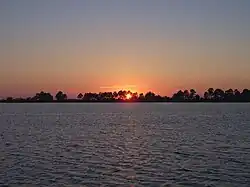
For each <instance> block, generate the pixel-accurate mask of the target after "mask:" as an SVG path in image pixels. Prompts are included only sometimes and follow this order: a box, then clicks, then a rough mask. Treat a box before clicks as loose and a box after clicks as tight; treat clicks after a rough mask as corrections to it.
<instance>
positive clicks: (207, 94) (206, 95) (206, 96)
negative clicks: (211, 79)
mask: <svg viewBox="0 0 250 187" xmlns="http://www.w3.org/2000/svg"><path fill="white" fill-rule="evenodd" d="M203 97H204V99H205V100H208V99H209V93H208V92H205V93H204V96H203Z"/></svg>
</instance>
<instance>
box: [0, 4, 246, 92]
mask: <svg viewBox="0 0 250 187" xmlns="http://www.w3.org/2000/svg"><path fill="white" fill-rule="evenodd" d="M208 87H214V88H217V87H220V88H225V89H227V88H230V87H232V88H239V89H242V88H244V87H246V88H250V1H249V0H124V1H120V0H40V1H38V0H1V1H0V96H1V97H5V96H9V95H11V96H30V95H34V94H35V93H36V92H39V91H41V90H44V91H47V92H51V93H55V92H56V91H58V90H62V91H64V92H66V93H69V95H70V96H72V97H73V96H75V95H76V94H77V93H79V92H100V91H101V92H103V91H115V90H119V89H131V90H132V91H138V92H146V91H149V90H151V91H154V92H156V93H159V94H161V95H171V94H172V93H173V92H175V91H176V90H179V89H185V88H187V89H190V88H195V89H197V90H198V91H204V89H206V88H208Z"/></svg>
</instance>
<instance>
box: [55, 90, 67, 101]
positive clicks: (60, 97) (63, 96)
mask: <svg viewBox="0 0 250 187" xmlns="http://www.w3.org/2000/svg"><path fill="white" fill-rule="evenodd" d="M56 99H57V101H65V100H67V95H66V94H64V93H63V92H62V91H59V92H58V93H57V94H56Z"/></svg>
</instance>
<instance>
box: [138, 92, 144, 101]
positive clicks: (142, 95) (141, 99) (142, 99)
mask: <svg viewBox="0 0 250 187" xmlns="http://www.w3.org/2000/svg"><path fill="white" fill-rule="evenodd" d="M138 99H139V101H144V99H145V98H144V94H143V93H140V94H139V98H138Z"/></svg>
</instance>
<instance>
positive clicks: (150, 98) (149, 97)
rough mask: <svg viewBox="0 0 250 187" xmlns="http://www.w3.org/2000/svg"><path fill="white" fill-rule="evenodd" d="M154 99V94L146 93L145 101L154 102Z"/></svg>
mask: <svg viewBox="0 0 250 187" xmlns="http://www.w3.org/2000/svg"><path fill="white" fill-rule="evenodd" d="M154 98H155V93H153V92H151V91H150V92H147V93H146V94H145V99H146V101H153V100H154Z"/></svg>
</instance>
